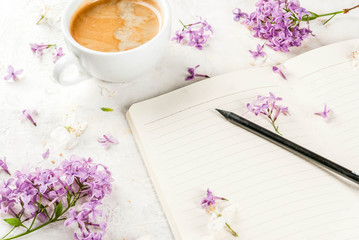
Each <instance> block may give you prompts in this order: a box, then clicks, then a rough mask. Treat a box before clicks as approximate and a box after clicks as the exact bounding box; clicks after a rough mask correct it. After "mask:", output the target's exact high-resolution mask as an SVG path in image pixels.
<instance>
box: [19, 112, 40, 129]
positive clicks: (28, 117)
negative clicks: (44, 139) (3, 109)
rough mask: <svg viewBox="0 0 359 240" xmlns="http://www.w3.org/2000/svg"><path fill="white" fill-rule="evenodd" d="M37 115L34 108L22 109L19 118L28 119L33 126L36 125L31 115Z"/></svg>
mask: <svg viewBox="0 0 359 240" xmlns="http://www.w3.org/2000/svg"><path fill="white" fill-rule="evenodd" d="M36 115H37V111H36V110H27V109H25V110H23V111H22V114H21V120H24V119H28V120H29V121H30V122H31V123H32V124H33V125H34V126H35V127H36V126H37V124H36V122H35V121H34V119H33V116H36Z"/></svg>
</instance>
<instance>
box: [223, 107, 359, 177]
mask: <svg viewBox="0 0 359 240" xmlns="http://www.w3.org/2000/svg"><path fill="white" fill-rule="evenodd" d="M216 110H217V111H218V112H219V113H220V114H222V115H223V116H224V117H225V118H226V119H227V120H228V121H230V122H231V123H234V124H236V125H238V126H240V127H242V128H244V129H246V130H248V131H250V132H252V133H254V134H256V135H258V136H260V137H262V138H264V139H266V140H268V141H270V142H272V143H274V144H276V145H278V146H280V147H282V148H284V149H286V150H288V151H290V152H292V153H294V154H296V155H298V156H300V157H302V158H305V159H308V160H311V161H313V162H315V163H318V164H320V165H321V166H323V167H325V168H327V169H329V170H331V171H333V172H335V173H337V174H339V175H341V176H343V177H345V178H347V179H349V180H351V181H353V182H355V183H359V175H358V174H357V173H355V172H353V171H351V170H349V169H347V168H345V167H343V166H340V165H339V164H337V163H335V162H332V161H330V160H329V159H326V158H324V157H322V156H320V155H318V154H316V153H314V152H312V151H310V150H308V149H306V148H304V147H302V146H299V145H298V144H296V143H294V142H292V141H290V140H288V139H285V138H284V137H282V136H280V135H278V134H276V133H274V132H271V131H269V130H267V129H265V128H263V127H261V126H259V125H257V124H255V123H253V122H251V121H248V120H247V119H245V118H243V117H240V116H238V115H237V114H235V113H232V112H228V111H224V110H220V109H216Z"/></svg>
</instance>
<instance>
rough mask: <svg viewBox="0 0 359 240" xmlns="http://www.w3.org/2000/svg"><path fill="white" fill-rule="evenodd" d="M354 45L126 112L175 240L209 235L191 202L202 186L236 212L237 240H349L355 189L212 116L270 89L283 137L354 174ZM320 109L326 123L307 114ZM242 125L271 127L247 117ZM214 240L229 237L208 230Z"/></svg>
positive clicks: (358, 218) (196, 203)
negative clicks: (277, 99)
mask: <svg viewBox="0 0 359 240" xmlns="http://www.w3.org/2000/svg"><path fill="white" fill-rule="evenodd" d="M357 46H359V39H356V40H350V41H346V42H342V43H337V44H333V45H329V46H326V47H322V48H319V49H316V50H313V51H310V52H308V53H305V54H303V55H300V56H298V57H295V58H293V59H291V60H289V61H288V62H286V63H285V64H284V67H285V70H284V72H285V73H286V75H287V78H288V81H286V80H283V79H282V78H280V76H279V75H277V74H274V73H273V72H272V70H271V68H252V69H249V70H241V71H237V72H232V73H228V74H225V75H221V76H217V77H213V78H210V79H206V80H203V81H201V82H198V83H194V84H192V85H190V86H187V87H184V88H181V89H178V90H176V91H173V92H170V93H167V94H164V95H162V96H159V97H156V98H153V99H150V100H147V101H144V102H140V103H136V104H134V105H132V106H131V108H130V109H129V111H128V113H127V118H128V122H129V124H130V126H131V129H132V131H133V134H134V136H135V139H136V142H137V144H138V147H139V150H140V152H141V154H142V156H143V160H144V162H145V164H146V167H147V169H148V172H149V174H150V176H151V178H152V181H153V184H154V186H155V189H156V191H157V193H158V196H159V198H160V201H161V204H162V206H163V208H164V211H165V213H166V216H167V218H168V221H169V223H170V226H171V228H172V231H173V234H174V236H175V238H176V239H177V240H180V239H181V240H192V239H193V240H199V239H206V236H209V229H208V222H209V218H210V216H209V215H208V214H207V213H206V212H205V211H204V210H203V209H201V206H200V202H201V199H202V198H203V197H204V196H205V193H206V189H207V188H210V189H211V190H212V191H213V192H214V193H215V195H217V196H223V197H226V198H227V199H229V200H230V201H229V202H226V203H225V206H229V207H231V206H232V208H233V206H235V208H236V209H237V214H235V217H233V219H232V223H231V226H232V227H233V228H234V229H235V230H236V231H237V232H238V234H239V239H246V240H248V239H251V240H255V239H258V240H263V239H266V240H273V239H275V240H279V239H291V240H293V239H294V240H296V239H298V240H299V239H300V240H303V239H315V240H320V239H331V240H335V239H338V240H339V239H340V240H345V239H347V240H349V239H359V207H358V205H359V188H357V186H355V184H353V183H351V182H349V181H347V180H345V179H343V178H341V177H339V176H337V175H335V174H333V173H331V172H328V171H326V170H324V169H322V168H320V167H318V166H316V165H314V164H312V163H310V162H307V161H305V160H303V159H301V158H299V157H297V156H295V155H293V154H291V153H289V152H287V151H285V150H283V149H281V148H280V147H278V146H276V145H274V144H272V143H269V142H267V141H266V140H264V139H261V138H260V137H258V136H256V135H254V134H252V133H249V132H247V131H245V130H243V129H241V128H240V127H237V126H235V125H233V124H231V123H229V122H227V121H226V120H224V118H223V117H222V116H221V115H220V114H219V113H218V112H216V111H215V110H214V109H215V108H219V109H224V110H228V111H232V112H235V113H237V114H239V115H243V114H244V113H245V112H246V103H247V102H249V101H250V100H251V99H255V98H256V96H257V95H268V93H269V92H273V93H274V94H276V95H277V96H281V97H283V105H286V106H288V107H289V111H290V114H291V115H290V116H282V117H281V118H279V120H278V125H279V129H280V131H281V132H282V134H283V136H284V137H286V138H288V139H290V140H292V141H294V142H296V143H298V144H300V145H303V146H304V147H307V148H309V149H311V150H312V151H315V152H317V153H318V154H320V155H323V156H325V157H327V158H329V159H331V160H332V161H335V162H337V163H339V164H342V165H343V166H345V167H347V168H349V169H352V170H354V171H358V172H359V70H357V69H355V68H354V67H353V64H352V52H353V50H354V48H355V47H357ZM324 103H326V104H327V105H328V106H329V107H330V108H331V109H332V111H333V116H332V118H331V119H330V121H329V122H325V121H324V120H323V118H321V117H320V116H316V115H314V114H313V113H314V112H319V111H322V110H323V107H324ZM245 116H246V118H248V119H250V120H252V121H254V122H256V123H257V124H259V125H261V126H264V127H266V128H268V129H272V130H273V128H272V126H271V124H270V122H269V121H268V120H267V119H265V118H262V117H261V116H259V117H256V116H254V115H253V114H251V113H248V114H246V115H245ZM215 239H234V237H233V236H232V235H231V234H230V233H228V232H226V231H222V232H218V233H217V234H216V235H215Z"/></svg>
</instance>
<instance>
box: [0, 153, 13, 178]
mask: <svg viewBox="0 0 359 240" xmlns="http://www.w3.org/2000/svg"><path fill="white" fill-rule="evenodd" d="M1 169H2V170H4V171H5V172H6V173H7V174H9V175H11V174H10V172H9V168H8V167H7V165H6V157H4V160H2V159H0V170H1Z"/></svg>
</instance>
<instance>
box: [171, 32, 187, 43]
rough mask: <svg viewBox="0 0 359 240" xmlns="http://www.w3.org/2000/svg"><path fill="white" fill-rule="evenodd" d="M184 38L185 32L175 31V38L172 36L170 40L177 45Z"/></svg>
mask: <svg viewBox="0 0 359 240" xmlns="http://www.w3.org/2000/svg"><path fill="white" fill-rule="evenodd" d="M184 38H185V32H184V31H179V30H177V31H176V36H174V37H173V38H172V39H171V40H172V41H176V42H178V43H181V41H182V40H183V39H184Z"/></svg>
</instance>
